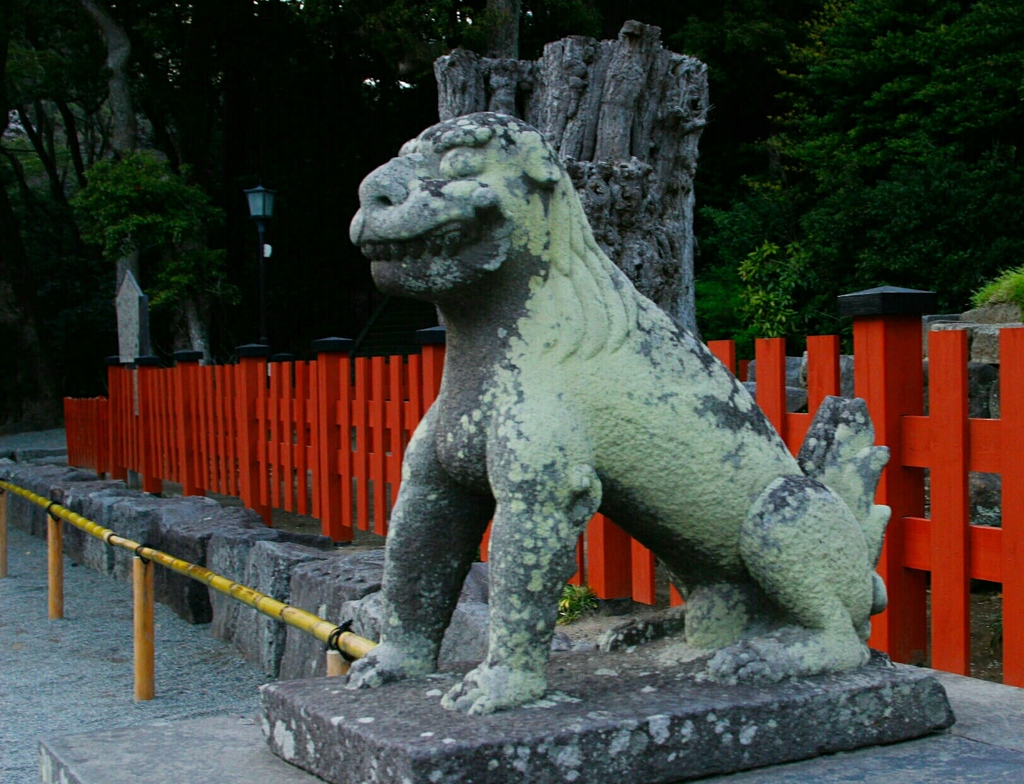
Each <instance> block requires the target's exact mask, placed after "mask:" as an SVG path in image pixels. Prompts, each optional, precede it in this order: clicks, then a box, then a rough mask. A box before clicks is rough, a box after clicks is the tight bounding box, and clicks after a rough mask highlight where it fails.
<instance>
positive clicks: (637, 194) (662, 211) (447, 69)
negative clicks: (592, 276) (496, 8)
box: [434, 22, 709, 333]
mask: <svg viewBox="0 0 1024 784" xmlns="http://www.w3.org/2000/svg"><path fill="white" fill-rule="evenodd" d="M660 38H661V30H660V29H659V28H657V27H652V26H648V25H644V24H641V23H639V22H626V24H625V25H624V26H623V28H622V32H620V33H619V38H618V40H616V41H596V40H594V39H592V38H583V37H579V36H572V37H569V38H564V39H562V40H561V41H555V42H554V43H551V44H548V45H547V46H546V47H544V55H543V56H542V57H541V58H540V60H538V61H536V62H531V61H526V60H512V59H492V58H487V57H480V56H479V55H476V54H473V53H472V52H467V51H463V50H456V51H454V52H452V53H451V54H450V55H447V56H446V57H441V58H439V59H438V61H437V62H436V63H435V64H434V74H435V76H436V77H437V83H438V113H439V114H440V116H441V119H442V120H446V119H450V118H452V117H458V116H460V115H463V114H470V113H472V112H480V111H495V112H503V113H505V114H512V115H515V116H517V117H519V118H521V119H523V120H526V122H528V123H530V124H531V125H533V126H534V127H536V128H537V129H539V130H540V131H541V132H543V133H544V134H546V135H547V136H548V138H549V139H550V140H551V141H552V142H553V143H554V145H555V147H556V148H557V149H558V152H559V155H560V156H561V158H562V159H563V160H564V161H565V164H566V167H567V169H568V170H569V174H570V176H571V177H572V180H573V183H574V184H575V186H576V189H577V190H578V191H579V193H580V197H581V199H582V201H583V207H584V209H585V210H586V213H587V217H588V218H589V219H590V225H591V226H592V227H593V229H594V235H595V237H596V238H597V241H598V243H599V244H600V245H601V247H602V248H603V249H604V251H605V252H606V253H607V254H608V255H609V257H610V258H611V259H612V260H613V261H614V262H615V263H616V264H617V265H618V266H619V267H620V268H621V269H622V270H623V271H624V272H625V273H626V274H627V275H628V276H629V278H630V280H632V281H633V283H634V284H635V285H636V287H637V288H638V289H639V290H640V291H641V292H642V293H643V294H645V295H646V296H647V297H649V298H650V299H652V300H653V301H654V302H655V303H657V304H658V306H659V307H661V308H662V309H663V310H665V311H666V312H667V313H668V314H669V315H671V316H673V317H674V318H675V319H676V320H677V321H679V323H680V324H682V325H683V326H684V327H686V328H687V329H689V330H691V331H693V332H695V333H696V331H697V321H696V317H695V308H694V296H693V253H694V237H693V207H694V196H693V177H694V174H695V173H696V170H697V142H698V140H699V139H700V134H701V130H702V129H703V128H704V125H705V121H706V116H707V112H708V109H709V104H708V81H707V66H705V65H704V63H702V62H700V61H699V60H697V59H695V58H693V57H687V56H685V55H679V54H675V53H673V52H670V51H668V50H667V49H665V48H664V47H663V46H662V45H661V42H660Z"/></svg>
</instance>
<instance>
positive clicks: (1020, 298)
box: [971, 265, 1024, 308]
mask: <svg viewBox="0 0 1024 784" xmlns="http://www.w3.org/2000/svg"><path fill="white" fill-rule="evenodd" d="M997 302H1012V303H1014V304H1016V305H1020V306H1021V307H1022V308H1024V265H1022V266H1020V267H1015V268H1013V269H1008V270H1004V271H1003V272H1002V273H1000V275H999V277H997V278H996V279H995V280H992V281H989V282H988V283H986V284H985V285H984V286H982V287H981V288H980V289H978V290H977V291H976V292H974V296H972V297H971V303H972V304H973V305H974V307H976V308H977V307H981V306H982V305H987V304H989V303H993V304H994V303H997Z"/></svg>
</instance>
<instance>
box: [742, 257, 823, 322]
mask: <svg viewBox="0 0 1024 784" xmlns="http://www.w3.org/2000/svg"><path fill="white" fill-rule="evenodd" d="M806 267H807V254H806V253H805V252H804V250H803V249H802V248H801V247H800V244H799V243H796V242H791V243H789V244H788V245H787V246H786V247H785V250H783V249H782V248H780V247H779V246H778V245H776V244H775V243H774V242H764V243H762V244H761V247H759V248H756V249H755V250H753V251H751V252H750V253H748V254H747V257H746V258H745V259H744V260H743V262H742V263H741V264H740V268H739V276H740V280H742V281H743V283H744V284H745V286H744V290H743V302H742V306H741V310H742V312H743V314H744V315H745V316H746V318H747V322H748V323H749V324H750V326H751V328H752V329H753V331H754V332H755V334H757V335H758V336H759V337H765V338H781V337H785V336H786V335H788V334H790V330H791V328H792V327H793V326H794V321H795V319H796V315H797V313H796V309H795V307H794V305H795V304H796V298H795V296H794V292H795V290H796V288H797V286H798V285H799V284H800V281H801V279H802V277H803V273H804V270H805V269H806Z"/></svg>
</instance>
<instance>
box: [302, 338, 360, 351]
mask: <svg viewBox="0 0 1024 784" xmlns="http://www.w3.org/2000/svg"><path fill="white" fill-rule="evenodd" d="M309 348H310V350H311V351H313V352H314V353H316V354H347V353H348V352H350V351H351V350H352V339H351V338H320V339H319V340H314V341H313V342H312V343H310V344H309Z"/></svg>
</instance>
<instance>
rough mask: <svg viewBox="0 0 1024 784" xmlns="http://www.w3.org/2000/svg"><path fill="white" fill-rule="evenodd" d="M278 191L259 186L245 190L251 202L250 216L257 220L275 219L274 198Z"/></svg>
mask: <svg viewBox="0 0 1024 784" xmlns="http://www.w3.org/2000/svg"><path fill="white" fill-rule="evenodd" d="M276 195H277V191H272V190H270V188H264V187H263V186H262V185H257V186H256V187H255V188H248V189H246V190H245V196H246V198H247V199H248V200H249V215H250V216H252V217H253V218H254V219H256V220H262V219H265V218H273V217H274V197H275V196H276Z"/></svg>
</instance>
